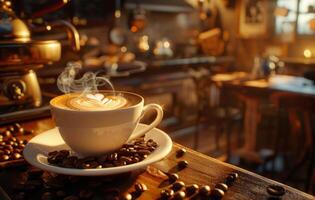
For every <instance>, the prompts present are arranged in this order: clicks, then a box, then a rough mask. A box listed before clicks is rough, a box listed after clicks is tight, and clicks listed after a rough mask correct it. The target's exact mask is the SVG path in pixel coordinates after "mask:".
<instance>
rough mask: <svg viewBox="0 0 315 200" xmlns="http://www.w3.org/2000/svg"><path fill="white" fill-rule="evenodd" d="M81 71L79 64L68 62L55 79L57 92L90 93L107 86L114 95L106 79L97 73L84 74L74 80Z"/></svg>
mask: <svg viewBox="0 0 315 200" xmlns="http://www.w3.org/2000/svg"><path fill="white" fill-rule="evenodd" d="M81 69H82V65H81V64H80V63H78V62H69V63H68V64H67V67H66V68H65V70H64V71H63V72H62V73H61V74H60V75H59V77H58V79H57V86H58V88H59V90H60V91H62V92H63V93H72V92H82V93H90V92H97V91H98V87H100V86H104V85H109V86H110V87H111V89H112V90H113V92H114V93H115V89H114V87H113V85H112V84H111V82H110V81H109V80H108V79H107V78H106V77H104V76H100V75H98V73H97V72H95V73H94V72H86V73H85V74H84V75H83V76H82V77H81V78H79V79H76V75H77V74H78V73H79V71H80V70H81Z"/></svg>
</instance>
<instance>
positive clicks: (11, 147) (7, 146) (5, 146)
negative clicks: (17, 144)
mask: <svg viewBox="0 0 315 200" xmlns="http://www.w3.org/2000/svg"><path fill="white" fill-rule="evenodd" d="M4 149H7V150H10V151H12V150H13V146H12V145H4Z"/></svg>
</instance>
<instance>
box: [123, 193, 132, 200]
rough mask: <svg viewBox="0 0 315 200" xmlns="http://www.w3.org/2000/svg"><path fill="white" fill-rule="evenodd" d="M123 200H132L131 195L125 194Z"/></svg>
mask: <svg viewBox="0 0 315 200" xmlns="http://www.w3.org/2000/svg"><path fill="white" fill-rule="evenodd" d="M123 200H132V195H131V194H130V193H127V194H125V196H124V198H123Z"/></svg>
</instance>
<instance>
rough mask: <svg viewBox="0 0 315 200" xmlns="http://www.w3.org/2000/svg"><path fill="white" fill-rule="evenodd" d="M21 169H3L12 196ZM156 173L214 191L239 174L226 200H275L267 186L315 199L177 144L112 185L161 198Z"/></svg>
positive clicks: (34, 124)
mask: <svg viewBox="0 0 315 200" xmlns="http://www.w3.org/2000/svg"><path fill="white" fill-rule="evenodd" d="M22 125H23V127H25V128H27V129H33V130H35V134H39V133H41V132H42V131H45V130H48V129H50V128H52V127H53V126H54V124H53V123H52V121H51V120H50V119H41V120H36V121H31V122H27V123H24V124H22ZM29 137H31V136H29ZM180 148H185V149H186V150H187V152H186V153H185V154H184V156H183V157H181V158H177V157H176V156H175V154H176V151H177V150H178V149H180ZM180 160H186V161H188V163H189V165H188V167H187V168H185V169H183V170H180V171H178V168H177V167H176V166H177V163H178V161H180ZM26 165H27V164H26ZM26 167H27V166H26ZM19 168H20V167H11V168H7V169H1V170H0V186H2V187H3V189H4V190H5V191H6V192H7V193H8V194H9V196H11V195H12V194H13V193H14V190H13V189H12V187H13V185H14V182H15V181H16V180H17V179H18V177H19V176H20V175H19V173H22V172H21V170H20V169H19ZM152 170H153V171H155V173H152ZM22 171H23V170H22ZM156 171H157V172H159V171H161V172H164V173H171V172H176V173H177V174H178V175H179V180H181V181H183V182H185V184H186V185H189V184H193V183H196V184H198V185H200V186H201V185H204V184H207V185H209V186H210V187H211V188H214V186H215V184H217V183H220V182H222V181H223V180H224V179H225V177H226V176H227V174H228V173H231V172H237V173H238V174H239V178H238V179H236V181H235V182H234V184H233V185H232V186H231V187H229V189H228V191H227V192H226V193H225V195H224V197H223V199H237V200H238V199H244V200H251V199H253V200H254V199H272V198H271V196H269V195H268V193H267V191H266V188H267V186H269V185H271V184H276V185H280V186H283V187H284V188H285V190H286V193H285V195H284V196H282V198H281V199H284V200H285V199H294V200H299V199H315V198H314V196H312V195H309V194H306V193H304V192H301V191H299V190H297V189H294V188H292V187H289V186H286V185H283V184H281V183H278V182H275V181H272V180H270V179H267V178H264V177H262V176H259V175H257V174H254V173H252V172H249V171H247V170H244V169H241V168H239V167H236V166H233V165H230V164H227V163H223V162H221V161H218V160H216V159H213V158H211V157H209V156H206V155H204V154H201V153H198V152H196V151H193V150H191V149H189V148H186V147H183V146H181V145H179V144H176V143H174V144H173V149H172V152H171V153H170V154H169V155H168V156H167V157H166V158H165V159H163V160H161V161H159V162H157V163H155V164H153V165H151V166H149V168H147V169H142V170H138V171H135V172H132V173H130V174H129V175H127V176H123V177H118V179H119V180H115V181H114V182H113V183H112V184H111V185H113V186H115V187H118V188H119V189H120V191H121V193H122V194H125V193H126V192H132V191H134V190H135V189H134V184H135V183H139V182H140V183H144V184H146V185H147V187H148V190H147V191H145V192H144V193H142V194H141V196H139V198H138V199H143V200H146V199H159V197H160V191H161V190H162V189H165V188H169V187H170V185H169V184H168V181H166V179H167V178H166V176H163V175H162V176H161V175H157V173H156ZM162 174H163V173H162ZM98 178H99V179H100V180H101V179H106V177H98ZM35 196H36V195H35V194H34V197H35ZM0 198H1V196H0ZM35 199H36V198H35ZM97 199H102V198H97Z"/></svg>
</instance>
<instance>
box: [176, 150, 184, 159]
mask: <svg viewBox="0 0 315 200" xmlns="http://www.w3.org/2000/svg"><path fill="white" fill-rule="evenodd" d="M185 153H186V149H184V148H181V149H178V150H177V151H176V157H177V158H180V157H183V156H184V154H185Z"/></svg>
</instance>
